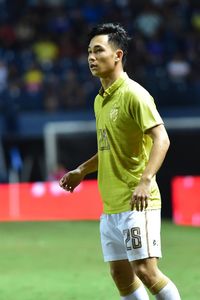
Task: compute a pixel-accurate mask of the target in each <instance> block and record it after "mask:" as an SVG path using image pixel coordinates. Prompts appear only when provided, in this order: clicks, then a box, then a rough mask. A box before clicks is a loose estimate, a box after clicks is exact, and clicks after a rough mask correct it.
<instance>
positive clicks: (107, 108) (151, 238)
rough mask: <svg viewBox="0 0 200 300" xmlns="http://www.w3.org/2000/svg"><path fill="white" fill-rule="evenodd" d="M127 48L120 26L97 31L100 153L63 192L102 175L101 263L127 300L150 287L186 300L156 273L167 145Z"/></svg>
mask: <svg viewBox="0 0 200 300" xmlns="http://www.w3.org/2000/svg"><path fill="white" fill-rule="evenodd" d="M127 46H128V36H127V33H126V31H125V30H124V29H123V28H122V27H121V26H120V25H115V24H112V23H108V24H102V25H99V26H97V27H96V28H94V29H93V30H92V31H91V34H90V42H89V47H88V63H89V67H90V70H91V73H92V75H94V76H97V77H99V79H100V81H101V85H102V87H101V89H100V91H99V94H98V95H97V96H96V99H95V104H94V109H95V116H96V127H97V139H98V152H97V154H96V155H94V156H93V157H92V158H91V159H89V160H88V161H86V162H84V163H83V164H81V165H80V166H78V167H77V168H76V169H75V170H72V171H70V172H68V173H67V174H65V175H64V176H63V177H62V178H61V180H60V186H61V187H62V188H63V189H65V190H67V191H70V192H73V190H74V188H75V187H76V186H77V185H78V184H79V183H80V182H81V180H83V178H84V177H85V175H87V174H89V173H91V172H94V171H97V170H98V184H99V189H100V193H101V196H102V200H103V204H104V213H103V214H102V217H101V221H100V231H101V243H102V249H103V255H104V260H105V261H106V262H109V265H110V271H111V275H112V277H113V279H114V281H115V284H116V286H117V288H118V290H119V293H120V295H121V299H123V300H133V299H137V300H146V299H149V297H148V294H147V292H146V289H145V288H144V286H146V287H147V288H148V289H149V291H150V292H151V293H152V294H153V295H155V299H160V300H180V296H179V293H178V290H177V288H176V286H175V285H174V284H173V283H172V281H171V280H170V279H169V278H167V277H166V276H165V275H164V274H162V273H161V271H160V270H159V269H158V266H157V259H158V258H159V257H161V250H160V248H161V247H160V209H161V199H160V193H159V189H158V186H157V184H156V179H155V175H156V173H157V171H158V170H159V168H160V166H161V164H162V162H163V160H164V158H165V155H166V152H167V150H168V147H169V139H168V135H167V133H166V130H165V127H164V125H163V121H162V119H161V117H160V115H159V113H158V111H157V110H156V107H155V104H154V100H153V98H152V97H151V95H150V94H149V93H148V92H147V91H146V90H145V89H144V88H143V87H141V86H140V85H139V84H138V83H136V82H135V81H133V80H131V79H130V78H129V77H128V75H127V74H126V73H125V72H124V68H123V67H124V62H125V59H126V55H127ZM143 284H144V285H143Z"/></svg>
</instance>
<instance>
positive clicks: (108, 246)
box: [100, 214, 127, 262]
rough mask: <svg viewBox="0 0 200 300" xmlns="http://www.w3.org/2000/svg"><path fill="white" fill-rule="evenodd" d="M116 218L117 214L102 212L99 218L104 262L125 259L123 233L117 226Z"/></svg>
mask: <svg viewBox="0 0 200 300" xmlns="http://www.w3.org/2000/svg"><path fill="white" fill-rule="evenodd" d="M117 218H118V215H117V214H116V215H106V214H103V215H102V216H101V218H100V236H101V246H102V252H103V257H104V261H105V262H112V261H118V260H127V253H126V249H125V246H124V239H123V235H122V233H121V231H120V230H119V229H118V227H117Z"/></svg>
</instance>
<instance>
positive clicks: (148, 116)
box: [129, 89, 164, 132]
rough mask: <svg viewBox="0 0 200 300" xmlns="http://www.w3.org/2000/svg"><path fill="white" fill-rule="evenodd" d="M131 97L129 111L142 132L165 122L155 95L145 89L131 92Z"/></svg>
mask: <svg viewBox="0 0 200 300" xmlns="http://www.w3.org/2000/svg"><path fill="white" fill-rule="evenodd" d="M129 99H130V102H129V111H130V113H131V116H132V117H133V118H134V120H135V122H136V123H137V125H138V126H139V128H140V129H141V130H142V132H146V131H147V130H148V129H150V128H153V127H155V126H157V125H160V124H163V123H164V122H163V120H162V118H161V116H160V114H159V112H158V110H157V108H156V105H155V102H154V99H153V97H152V96H151V95H150V94H149V93H148V92H147V91H146V90H145V89H142V90H141V91H139V92H136V93H131V94H130V98H129Z"/></svg>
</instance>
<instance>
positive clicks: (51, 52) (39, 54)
mask: <svg viewBox="0 0 200 300" xmlns="http://www.w3.org/2000/svg"><path fill="white" fill-rule="evenodd" d="M33 52H34V54H35V55H36V59H37V61H38V62H39V63H40V64H41V65H42V66H44V67H45V66H46V65H50V66H52V64H53V62H54V61H55V60H56V59H57V57H58V54H59V49H58V46H57V44H56V43H54V42H53V41H51V40H50V39H49V38H48V36H45V37H44V38H41V39H40V40H38V41H36V42H35V43H34V45H33Z"/></svg>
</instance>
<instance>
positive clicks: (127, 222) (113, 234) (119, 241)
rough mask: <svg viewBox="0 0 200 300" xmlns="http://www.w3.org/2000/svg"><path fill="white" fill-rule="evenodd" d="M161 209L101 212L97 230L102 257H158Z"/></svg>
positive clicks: (136, 258)
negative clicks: (99, 236)
mask: <svg viewBox="0 0 200 300" xmlns="http://www.w3.org/2000/svg"><path fill="white" fill-rule="evenodd" d="M160 213H161V210H160V209H155V210H146V211H142V212H140V211H139V212H138V211H127V212H123V213H119V214H111V215H109V214H102V216H101V219H100V234H101V244H102V250H103V256H104V261H106V262H108V261H115V260H123V259H128V260H129V261H133V260H138V259H144V258H148V257H161V256H162V254H161V245H160V226H161V214H160Z"/></svg>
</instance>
